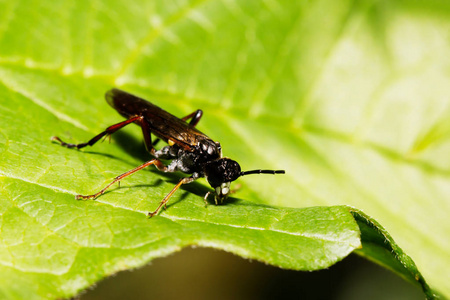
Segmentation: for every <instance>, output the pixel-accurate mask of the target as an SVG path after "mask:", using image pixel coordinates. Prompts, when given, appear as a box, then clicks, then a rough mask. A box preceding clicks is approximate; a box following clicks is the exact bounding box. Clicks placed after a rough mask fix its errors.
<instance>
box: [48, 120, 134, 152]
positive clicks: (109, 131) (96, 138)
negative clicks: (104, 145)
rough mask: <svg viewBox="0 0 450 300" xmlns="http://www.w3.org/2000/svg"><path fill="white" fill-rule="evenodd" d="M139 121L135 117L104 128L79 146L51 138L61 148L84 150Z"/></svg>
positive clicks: (55, 137)
mask: <svg viewBox="0 0 450 300" xmlns="http://www.w3.org/2000/svg"><path fill="white" fill-rule="evenodd" d="M139 119H142V117H140V116H135V117H132V118H130V119H128V120H126V121H123V122H120V123H117V124H114V125H111V126H109V127H108V128H106V130H105V131H103V132H101V133H99V134H97V135H96V136H94V137H93V138H92V139H90V140H89V141H88V142H86V143H81V144H69V143H66V142H63V141H62V140H61V139H60V138H59V137H57V136H54V137H52V141H58V142H59V143H60V144H61V146H64V147H67V148H77V149H80V148H84V147H86V146H92V145H94V144H95V143H96V142H98V141H99V140H100V139H101V138H102V137H104V136H106V135H110V134H113V133H114V132H116V131H117V130H119V129H120V128H122V127H125V126H127V125H128V124H131V123H133V122H135V121H137V120H139Z"/></svg>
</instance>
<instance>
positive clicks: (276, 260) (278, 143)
mask: <svg viewBox="0 0 450 300" xmlns="http://www.w3.org/2000/svg"><path fill="white" fill-rule="evenodd" d="M449 14H450V6H449V4H447V3H446V2H443V1H428V2H419V1H408V2H406V1H401V0H397V1H390V2H381V1H370V0H366V1H362V0H361V1H338V2H336V1H331V0H322V1H315V2H314V3H310V2H306V1H304V2H301V1H244V2H243V3H241V2H237V1H233V0H224V1H215V0H210V1H186V0H179V1H170V3H168V2H167V1H134V2H133V3H130V2H129V1H118V0H113V1H100V0H96V1H72V2H67V1H59V2H48V3H47V2H42V3H41V2H35V3H32V4H30V3H28V2H25V1H18V0H16V1H0V155H1V159H0V187H1V190H0V192H1V195H2V197H1V200H0V215H1V219H0V221H1V226H0V274H1V275H0V282H1V283H0V298H8V299H11V298H27V299H29V298H61V297H70V296H73V295H75V294H76V293H78V292H79V291H81V290H82V289H85V288H87V287H88V286H90V285H92V284H93V283H95V282H96V281H98V280H100V279H102V278H104V277H105V276H108V275H110V274H112V273H115V272H117V271H119V270H124V269H129V268H133V267H138V266H141V265H143V264H146V263H148V262H149V261H150V260H151V259H152V258H155V257H160V256H163V255H166V254H169V253H172V252H174V251H177V250H179V249H180V248H181V247H185V246H188V245H202V246H211V247H216V248H220V249H224V250H227V251H230V252H233V253H236V254H239V255H241V256H244V257H250V258H254V259H257V260H261V261H264V262H267V263H270V264H274V265H277V266H281V267H284V268H291V269H297V270H315V269H320V268H325V267H328V266H330V265H332V264H333V263H335V262H337V261H339V260H341V259H342V258H344V257H345V256H346V255H348V254H349V253H350V252H352V251H353V250H355V249H357V248H359V247H360V246H361V244H362V246H363V248H362V249H360V250H357V253H359V254H361V255H363V256H366V257H368V258H369V259H371V260H374V261H377V262H378V263H380V264H383V265H385V266H386V267H388V268H390V269H392V270H394V271H395V272H397V273H399V274H401V275H402V276H403V277H405V278H407V279H408V280H411V281H414V282H418V283H419V284H420V285H421V287H422V288H423V290H424V291H425V293H426V295H427V297H429V298H431V297H433V295H432V292H431V291H430V290H429V288H428V286H427V284H426V283H425V281H424V277H425V278H426V279H427V282H428V283H429V284H430V286H431V287H432V288H433V290H435V291H438V292H440V293H442V294H443V295H444V296H446V297H450V288H449V286H448V278H450V258H449V256H448V249H450V240H449V239H448V236H449V235H450V221H449V220H448V211H449V204H448V203H449V202H448V199H449V197H450V188H449V187H450V156H449V155H448V153H449V152H450V139H449V133H450V121H449V120H450V118H449V113H450V99H449V97H448V94H449V92H450V91H449V86H450V83H449V80H448V76H447V73H448V68H449V62H448V59H447V57H448V55H447V54H448V53H449V50H450V49H449V48H450V47H449V41H448V39H447V38H446V37H447V32H448V28H449V26H450V21H449V18H448V17H449ZM113 86H117V87H120V88H122V89H125V90H127V91H129V92H132V93H135V94H138V95H140V96H142V97H144V98H146V99H149V100H151V101H152V102H153V103H155V104H157V105H159V106H161V107H163V108H164V109H166V110H167V111H170V112H172V113H173V114H175V115H177V116H184V115H187V114H188V113H190V112H192V111H194V110H195V109H198V108H201V109H203V110H204V117H203V118H202V120H201V122H200V123H199V125H198V127H199V129H200V130H201V131H203V132H205V133H207V134H208V135H209V136H210V137H211V138H213V139H214V140H217V141H220V142H221V144H222V147H223V151H224V154H225V155H226V156H229V157H231V158H233V159H236V160H238V161H239V162H240V163H241V166H242V168H243V169H244V170H248V169H255V168H267V169H286V172H287V174H286V175H277V176H269V175H260V176H256V175H255V176H246V177H244V178H242V179H239V180H238V182H237V183H238V184H239V185H241V187H240V188H239V189H238V191H237V193H236V194H235V195H234V196H235V197H234V198H232V199H230V202H229V203H227V204H226V205H222V206H217V207H216V206H215V205H209V206H208V207H207V208H205V207H204V203H203V196H204V194H205V193H206V192H207V191H209V190H210V188H209V187H208V186H207V184H206V182H205V181H204V180H201V181H199V182H197V183H194V184H190V185H186V186H185V187H183V188H182V189H181V190H180V191H178V192H177V193H176V194H175V195H174V196H173V197H172V199H171V202H170V203H169V205H168V209H167V210H166V211H163V212H162V213H161V215H160V216H158V217H154V218H152V219H147V218H146V213H147V212H148V211H152V210H154V209H155V208H156V206H157V205H158V203H159V202H160V201H161V199H162V198H163V197H164V196H165V195H166V194H167V193H168V192H169V191H170V190H171V189H172V187H173V185H174V184H175V183H176V182H177V181H178V179H179V175H180V174H161V173H160V172H157V171H155V170H153V169H151V170H143V171H140V172H138V173H136V174H134V175H133V176H131V177H129V178H126V179H125V180H123V182H122V184H121V188H112V189H110V191H109V192H107V193H105V194H104V195H103V196H101V197H99V198H98V199H97V200H96V201H75V200H74V196H75V195H76V194H79V193H81V194H90V193H93V192H96V191H98V190H99V189H101V188H102V187H104V186H105V185H106V184H108V183H109V182H110V181H111V180H112V179H113V178H114V177H115V176H117V175H119V174H121V173H123V172H125V171H127V170H129V169H132V168H134V167H136V166H137V165H139V164H142V163H143V162H144V161H145V160H148V159H149V156H148V154H146V153H145V150H144V147H143V144H142V134H141V131H140V129H138V128H136V127H135V128H132V127H131V126H130V128H125V129H123V130H121V131H120V132H117V133H116V134H114V135H113V137H112V141H111V143H110V144H108V143H99V144H96V145H95V146H94V147H93V148H88V149H85V150H83V151H76V150H73V149H66V148H62V147H60V146H58V145H57V144H55V143H52V142H50V137H51V136H53V135H58V136H60V137H61V138H62V139H64V140H66V141H67V142H75V143H76V142H85V141H87V140H89V139H90V138H91V137H93V136H94V135H95V134H97V133H99V132H101V131H102V130H104V128H106V127H107V126H109V125H112V124H114V123H117V122H119V121H122V118H121V117H120V116H119V115H118V114H117V113H116V112H114V111H113V110H112V109H111V108H109V107H108V105H107V104H106V102H105V101H104V100H103V95H104V93H105V91H107V90H108V89H109V88H111V87H113ZM238 184H235V185H234V186H235V187H236V186H237V185H238ZM241 199H242V200H241ZM244 199H245V200H244ZM343 205H351V206H352V207H356V208H358V209H359V210H361V211H364V213H362V212H361V211H359V210H356V209H353V208H352V209H349V208H348V207H347V206H343ZM275 207H278V208H275ZM286 207H291V208H286ZM294 207H297V208H294ZM368 216H370V217H368ZM373 219H376V220H377V221H378V222H379V223H380V224H383V226H384V228H381V226H380V225H379V224H378V223H377V222H375V221H374V220H373ZM360 232H361V238H360V237H359V235H360ZM388 232H389V234H388ZM392 237H393V238H394V239H395V242H394V240H393V238H392ZM385 240H386V241H387V244H384V241H385ZM400 247H401V248H400ZM405 253H407V254H408V255H406V254H405ZM413 261H414V262H415V263H414V262H413ZM418 270H420V271H421V273H422V274H423V275H424V277H422V276H421V275H420V273H419V271H418Z"/></svg>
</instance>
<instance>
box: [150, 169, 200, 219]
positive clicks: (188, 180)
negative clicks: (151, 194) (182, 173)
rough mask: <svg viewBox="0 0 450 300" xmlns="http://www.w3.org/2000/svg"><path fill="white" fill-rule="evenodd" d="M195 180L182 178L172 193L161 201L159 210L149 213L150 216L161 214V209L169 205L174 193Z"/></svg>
mask: <svg viewBox="0 0 450 300" xmlns="http://www.w3.org/2000/svg"><path fill="white" fill-rule="evenodd" d="M194 180H195V179H194V178H193V177H184V178H181V179H180V181H179V182H178V183H177V185H176V186H175V187H174V188H173V189H172V190H171V191H170V193H168V194H167V195H166V196H165V197H164V199H163V200H162V201H161V203H160V204H159V206H158V208H157V209H156V210H155V211H154V212H149V213H148V216H149V217H150V218H151V217H153V216H154V215H157V214H158V213H159V211H160V210H161V208H162V207H163V206H165V205H166V204H167V202H168V201H169V199H170V197H171V196H172V195H173V193H175V191H176V190H178V188H179V187H180V186H181V185H182V184H186V183H191V182H192V181H194Z"/></svg>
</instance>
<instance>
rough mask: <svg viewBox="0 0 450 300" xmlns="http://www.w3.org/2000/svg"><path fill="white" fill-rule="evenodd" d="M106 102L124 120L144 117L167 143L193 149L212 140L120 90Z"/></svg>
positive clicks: (159, 109) (111, 93) (113, 91)
mask: <svg viewBox="0 0 450 300" xmlns="http://www.w3.org/2000/svg"><path fill="white" fill-rule="evenodd" d="M105 98H106V101H107V102H108V104H109V105H111V107H113V108H114V109H115V110H117V111H118V112H119V114H121V115H122V116H123V117H124V118H127V119H129V118H132V117H134V116H142V117H143V118H144V121H145V122H147V123H148V125H149V127H150V131H151V132H152V133H153V134H154V135H155V136H157V137H159V138H160V139H162V140H164V141H165V142H171V143H175V144H178V145H180V146H181V147H183V148H184V149H186V150H190V149H192V148H193V147H194V146H196V145H198V143H199V142H200V141H202V140H211V139H210V138H209V137H208V136H206V135H205V134H204V133H202V132H201V131H199V130H198V129H196V128H195V127H193V126H191V125H189V124H188V123H187V122H185V121H183V120H181V119H179V118H177V117H175V116H174V115H172V114H170V113H168V112H167V111H165V110H163V109H162V108H160V107H158V106H156V105H154V104H152V103H150V102H148V101H146V100H144V99H142V98H139V97H136V96H134V95H132V94H129V93H127V92H124V91H122V90H119V89H112V90H110V91H108V92H107V93H106V95H105Z"/></svg>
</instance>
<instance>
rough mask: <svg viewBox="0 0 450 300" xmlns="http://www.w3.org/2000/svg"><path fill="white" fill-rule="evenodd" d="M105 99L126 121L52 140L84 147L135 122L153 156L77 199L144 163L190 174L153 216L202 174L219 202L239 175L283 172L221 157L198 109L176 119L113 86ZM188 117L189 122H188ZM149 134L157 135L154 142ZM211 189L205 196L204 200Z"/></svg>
mask: <svg viewBox="0 0 450 300" xmlns="http://www.w3.org/2000/svg"><path fill="white" fill-rule="evenodd" d="M105 97H106V101H107V102H108V103H109V105H111V106H112V107H113V108H114V109H115V110H117V111H118V112H119V114H121V115H122V116H123V117H125V118H126V119H127V120H126V121H123V122H120V123H117V124H114V125H112V126H109V127H108V128H106V130H105V131H103V132H101V133H100V134H98V135H96V136H95V137H93V138H92V139H91V140H90V141H88V142H86V143H81V144H69V143H65V142H63V141H62V140H61V139H60V138H58V137H56V136H55V137H52V140H55V141H58V142H59V143H60V144H61V145H62V146H65V147H67V148H77V149H80V148H84V147H86V146H92V145H94V144H95V143H96V142H97V141H99V140H100V139H101V138H102V137H105V136H108V135H110V134H112V133H114V132H116V131H117V130H119V129H120V128H122V127H124V126H126V125H128V124H131V123H135V124H137V125H139V126H140V127H141V128H142V133H143V135H144V141H145V145H146V147H147V150H148V151H149V152H150V154H151V155H152V156H153V157H154V158H153V159H151V160H149V161H147V162H145V163H144V164H142V165H140V166H138V167H136V168H134V169H132V170H130V171H128V172H126V173H123V174H122V175H119V176H117V177H116V178H114V180H113V181H112V182H111V183H110V184H108V185H107V186H106V187H105V188H103V189H102V190H101V191H99V192H98V193H95V194H93V195H88V196H83V195H77V196H76V199H91V198H97V197H98V196H100V195H101V194H103V193H104V192H105V190H106V189H108V188H109V187H110V186H111V185H112V184H114V183H116V182H118V181H120V180H122V179H123V178H125V177H127V176H128V175H131V174H133V173H134V172H137V171H139V170H141V169H143V168H145V167H147V166H150V165H155V166H156V167H157V168H158V169H159V170H161V171H164V172H175V171H181V172H184V173H187V174H192V175H191V176H190V177H184V178H182V179H180V181H179V182H178V184H177V185H176V186H175V187H174V188H173V189H172V191H170V193H169V194H167V196H166V197H164V199H163V200H162V201H161V203H160V205H159V206H158V208H157V209H156V210H155V211H154V212H152V213H149V216H150V217H152V216H154V215H156V214H157V213H158V212H159V211H160V210H161V208H162V207H163V206H164V207H166V204H167V202H168V201H169V198H170V197H171V196H172V194H173V193H174V192H175V191H176V190H177V189H178V188H179V187H180V186H181V185H182V184H186V183H190V182H192V181H194V180H196V179H198V178H200V177H205V178H206V179H207V180H208V182H209V184H210V185H211V187H213V188H214V190H215V202H216V204H218V202H220V203H222V202H223V201H224V200H225V199H226V198H227V197H228V195H229V194H230V183H231V181H234V180H236V179H237V178H239V177H240V176H244V175H249V174H284V173H285V171H284V170H252V171H244V172H243V171H241V167H240V166H239V164H238V163H237V162H236V161H234V160H231V159H229V158H227V157H222V148H221V146H220V143H218V142H214V141H213V140H212V139H210V138H209V137H208V136H207V135H205V134H204V133H202V132H200V131H199V130H198V129H197V128H195V126H196V125H197V123H198V122H199V121H200V118H201V117H202V114H203V112H202V111H201V110H200V109H198V110H196V111H195V112H193V113H191V114H190V115H187V116H186V117H184V118H181V119H179V118H177V117H175V116H173V115H171V114H170V113H168V112H166V111H165V110H163V109H161V108H159V107H158V106H156V105H153V104H152V103H150V102H148V101H145V100H144V99H141V98H139V97H136V96H134V95H131V94H129V93H127V92H124V91H122V90H119V89H112V90H110V91H108V92H107V93H106V95H105ZM189 119H190V122H189V123H187V121H188V120H189ZM151 134H154V135H155V136H157V137H158V139H156V140H155V141H154V142H153V143H152V138H151ZM159 139H162V140H163V141H165V142H166V143H167V144H168V146H165V147H163V148H161V149H160V150H155V148H154V145H155V144H156V143H157V142H158V141H159ZM160 159H163V160H172V161H171V163H170V164H169V165H167V166H166V165H164V164H163V162H161V160H160ZM209 194H210V192H208V193H207V194H206V195H205V202H206V199H207V197H208V196H209Z"/></svg>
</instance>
